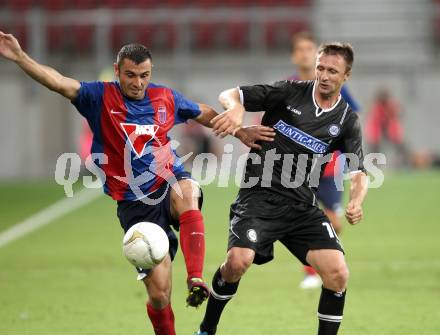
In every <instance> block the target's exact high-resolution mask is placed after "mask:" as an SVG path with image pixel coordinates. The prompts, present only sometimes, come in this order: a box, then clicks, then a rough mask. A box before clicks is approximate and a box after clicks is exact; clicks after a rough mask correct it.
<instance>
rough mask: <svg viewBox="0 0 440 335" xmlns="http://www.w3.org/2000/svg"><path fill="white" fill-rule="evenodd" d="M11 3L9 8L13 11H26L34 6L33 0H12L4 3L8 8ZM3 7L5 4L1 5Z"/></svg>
mask: <svg viewBox="0 0 440 335" xmlns="http://www.w3.org/2000/svg"><path fill="white" fill-rule="evenodd" d="M7 3H9V7H10V8H11V9H12V10H13V11H26V10H28V9H30V8H32V6H33V5H34V1H33V0H12V1H11V0H10V1H6V0H5V1H4V5H5V6H6V4H7ZM2 7H3V4H2V5H0V8H2Z"/></svg>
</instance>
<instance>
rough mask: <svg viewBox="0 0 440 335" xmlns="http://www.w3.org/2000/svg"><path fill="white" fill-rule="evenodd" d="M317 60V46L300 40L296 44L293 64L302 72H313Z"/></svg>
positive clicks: (311, 42) (306, 40)
mask: <svg viewBox="0 0 440 335" xmlns="http://www.w3.org/2000/svg"><path fill="white" fill-rule="evenodd" d="M315 60H316V44H315V43H314V42H313V41H310V40H308V39H301V40H298V41H297V42H296V43H295V49H293V51H292V63H293V64H295V65H296V66H297V67H299V68H301V69H302V70H305V71H309V70H310V71H312V70H313V67H314V66H315ZM311 79H313V78H311Z"/></svg>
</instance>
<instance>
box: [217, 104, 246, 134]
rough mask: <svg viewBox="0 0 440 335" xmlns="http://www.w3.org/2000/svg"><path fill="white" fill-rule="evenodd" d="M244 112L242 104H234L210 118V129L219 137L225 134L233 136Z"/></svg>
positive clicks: (239, 125)
mask: <svg viewBox="0 0 440 335" xmlns="http://www.w3.org/2000/svg"><path fill="white" fill-rule="evenodd" d="M244 112H245V110H244V107H243V105H240V104H236V105H234V106H233V107H232V108H229V109H228V110H226V111H225V112H223V113H222V114H220V115H217V116H216V117H215V118H213V119H212V120H211V124H212V130H213V131H214V133H215V134H216V135H217V136H220V137H221V138H223V137H225V136H227V135H232V136H234V135H235V132H236V131H237V130H238V129H240V127H241V125H242V123H243V116H244Z"/></svg>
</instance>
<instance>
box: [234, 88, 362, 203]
mask: <svg viewBox="0 0 440 335" xmlns="http://www.w3.org/2000/svg"><path fill="white" fill-rule="evenodd" d="M314 86H315V82H314V81H280V82H276V83H275V84H273V85H254V86H241V87H239V89H240V95H241V97H242V102H243V105H244V107H245V109H246V111H249V112H257V111H265V114H264V116H263V119H262V122H261V123H262V125H265V126H269V127H273V128H274V129H275V131H276V136H275V139H274V141H273V142H262V143H260V144H261V146H262V150H260V151H257V150H254V149H253V150H251V152H250V156H249V158H248V161H247V164H246V172H245V175H244V180H243V182H242V185H241V191H240V193H241V194H242V195H244V193H247V191H246V189H251V191H255V190H257V189H261V188H267V189H270V190H271V191H273V192H277V193H279V194H281V195H283V196H285V197H288V198H291V199H293V200H296V201H299V202H305V203H308V204H313V205H316V197H315V191H316V188H317V186H318V184H319V178H320V176H321V174H322V171H323V166H324V163H325V161H328V160H329V159H330V157H331V153H332V152H333V151H335V150H340V151H341V152H343V153H349V155H348V157H351V158H352V159H351V160H353V157H354V158H355V159H354V161H357V162H351V163H353V164H349V168H350V169H351V170H363V171H364V167H363V152H362V136H361V127H360V123H359V119H358V116H357V115H356V113H354V112H353V111H352V110H351V108H350V106H349V105H348V104H347V103H346V102H345V101H344V100H343V99H342V98H341V97H339V99H338V101H337V102H336V103H335V105H334V106H333V107H332V108H330V109H322V108H320V107H319V106H318V104H317V103H316V101H315V99H314ZM239 198H240V196H239Z"/></svg>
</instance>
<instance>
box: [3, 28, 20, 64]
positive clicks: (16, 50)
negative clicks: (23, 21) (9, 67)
mask: <svg viewBox="0 0 440 335" xmlns="http://www.w3.org/2000/svg"><path fill="white" fill-rule="evenodd" d="M22 53H23V50H22V49H21V47H20V44H19V43H18V41H17V39H16V38H15V37H14V36H13V35H12V34H5V33H4V32H2V31H0V55H1V56H3V57H4V58H6V59H9V60H11V61H13V62H16V61H17V60H18V59H19V58H20V56H21V55H22Z"/></svg>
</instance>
